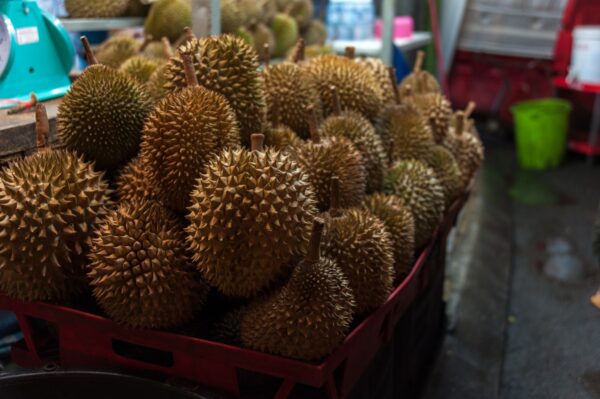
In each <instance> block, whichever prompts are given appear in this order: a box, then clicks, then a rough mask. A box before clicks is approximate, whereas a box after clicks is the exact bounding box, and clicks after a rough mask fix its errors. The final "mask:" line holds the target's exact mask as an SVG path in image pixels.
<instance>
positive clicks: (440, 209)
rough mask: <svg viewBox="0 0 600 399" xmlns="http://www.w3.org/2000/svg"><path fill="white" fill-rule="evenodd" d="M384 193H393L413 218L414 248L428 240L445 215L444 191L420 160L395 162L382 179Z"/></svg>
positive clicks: (418, 247) (425, 243) (420, 247)
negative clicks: (383, 179) (408, 209)
mask: <svg viewBox="0 0 600 399" xmlns="http://www.w3.org/2000/svg"><path fill="white" fill-rule="evenodd" d="M384 184H385V191H386V192H388V193H390V194H395V195H397V196H398V197H400V198H401V199H402V201H403V202H404V204H405V205H406V206H407V207H409V208H410V210H411V213H412V215H413V217H414V219H415V249H416V250H420V249H422V248H423V247H425V246H426V245H427V244H428V243H429V241H431V238H432V235H433V233H434V231H435V229H436V228H437V227H438V226H439V224H440V221H441V219H442V216H443V215H444V211H445V207H444V203H445V198H444V189H443V188H442V185H441V184H440V181H439V180H438V178H437V177H436V175H435V172H434V171H433V170H431V169H430V168H429V167H428V166H427V165H425V164H424V163H423V162H421V161H416V160H408V161H406V160H404V161H399V162H397V163H396V164H395V165H394V166H393V167H392V168H391V169H390V170H389V171H388V175H387V176H386V178H385V183H384Z"/></svg>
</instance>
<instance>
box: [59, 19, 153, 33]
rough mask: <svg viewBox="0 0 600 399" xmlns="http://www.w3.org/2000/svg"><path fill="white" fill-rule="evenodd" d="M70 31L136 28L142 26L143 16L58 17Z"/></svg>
mask: <svg viewBox="0 0 600 399" xmlns="http://www.w3.org/2000/svg"><path fill="white" fill-rule="evenodd" d="M60 22H61V23H62V24H63V26H64V27H65V29H66V30H68V31H70V32H81V31H100V30H111V29H125V28H137V27H141V26H144V18H138V17H133V18H129V17H126V18H81V19H79V18H60Z"/></svg>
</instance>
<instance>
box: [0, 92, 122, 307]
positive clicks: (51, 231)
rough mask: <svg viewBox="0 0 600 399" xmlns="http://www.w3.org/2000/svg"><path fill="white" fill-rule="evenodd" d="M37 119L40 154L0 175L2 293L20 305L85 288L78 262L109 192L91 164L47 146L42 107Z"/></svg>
mask: <svg viewBox="0 0 600 399" xmlns="http://www.w3.org/2000/svg"><path fill="white" fill-rule="evenodd" d="M36 122H37V123H36V133H37V143H38V148H39V150H38V152H37V153H35V154H33V155H30V156H28V157H26V158H23V159H19V160H16V161H13V162H12V163H10V164H9V165H8V166H7V167H6V168H5V169H3V170H2V171H0V290H1V291H2V292H3V293H5V294H6V295H8V296H10V297H12V298H16V299H19V300H23V301H60V300H64V299H67V298H68V297H70V296H72V295H73V294H76V293H78V292H79V291H80V290H82V289H83V287H84V286H85V278H84V277H85V274H84V271H83V269H82V265H83V261H84V259H85V256H86V255H87V250H88V244H89V241H90V238H91V233H92V231H93V229H94V227H95V225H96V223H97V222H98V221H99V220H100V219H101V218H102V217H103V216H104V214H105V213H106V212H107V207H108V206H110V202H109V194H110V193H109V190H108V183H106V182H105V181H104V179H103V173H100V172H96V171H94V168H93V165H92V164H89V163H86V162H84V161H83V160H82V159H81V158H79V157H78V156H77V155H76V154H75V153H73V152H71V151H68V150H63V149H61V150H55V151H52V150H49V149H47V148H46V144H47V138H48V133H49V131H50V127H49V124H48V118H47V115H46V110H45V108H44V105H43V104H38V106H37V109H36Z"/></svg>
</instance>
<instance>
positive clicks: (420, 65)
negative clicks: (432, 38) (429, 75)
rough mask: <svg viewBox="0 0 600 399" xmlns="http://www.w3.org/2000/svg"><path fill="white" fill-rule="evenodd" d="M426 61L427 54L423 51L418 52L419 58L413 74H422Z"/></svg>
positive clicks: (416, 60)
mask: <svg viewBox="0 0 600 399" xmlns="http://www.w3.org/2000/svg"><path fill="white" fill-rule="evenodd" d="M424 61H425V52H424V51H423V50H419V51H417V58H416V59H415V66H414V68H413V72H421V69H422V68H423V62H424Z"/></svg>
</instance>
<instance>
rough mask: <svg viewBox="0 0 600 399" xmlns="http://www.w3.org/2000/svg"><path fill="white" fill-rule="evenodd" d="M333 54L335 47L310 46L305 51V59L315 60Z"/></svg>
mask: <svg viewBox="0 0 600 399" xmlns="http://www.w3.org/2000/svg"><path fill="white" fill-rule="evenodd" d="M333 53H334V51H333V47H331V46H330V45H324V46H319V45H310V46H306V49H305V50H304V56H305V59H307V60H311V59H313V58H317V57H320V56H322V55H328V54H333Z"/></svg>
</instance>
